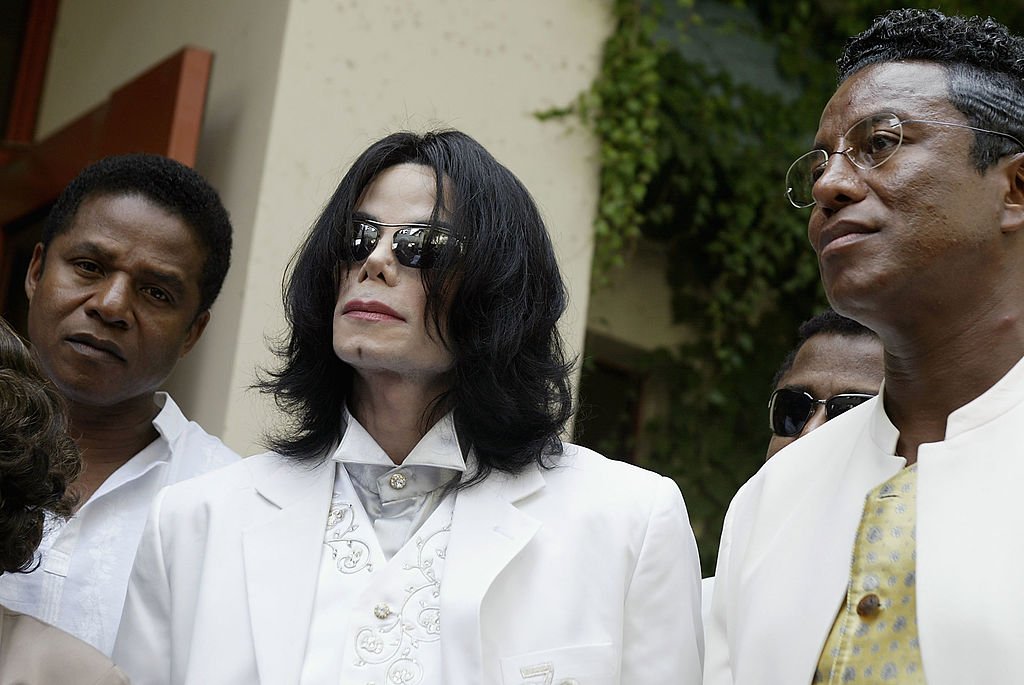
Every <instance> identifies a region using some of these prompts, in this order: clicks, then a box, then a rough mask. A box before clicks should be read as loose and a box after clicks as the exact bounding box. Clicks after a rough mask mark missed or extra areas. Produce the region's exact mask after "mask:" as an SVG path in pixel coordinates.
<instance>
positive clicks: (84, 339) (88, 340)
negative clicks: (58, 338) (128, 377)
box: [65, 333, 125, 362]
mask: <svg viewBox="0 0 1024 685" xmlns="http://www.w3.org/2000/svg"><path fill="white" fill-rule="evenodd" d="M65 340H67V341H68V342H69V343H71V344H72V345H74V346H75V348H76V349H78V350H79V351H80V352H83V353H85V354H97V355H101V356H107V357H113V358H114V359H117V360H118V361H122V362H123V361H125V356H124V351H122V350H121V348H120V346H118V344H117V343H115V342H113V341H110V340H103V339H101V338H97V337H96V336H94V335H90V334H89V333H75V334H74V335H69V336H68V337H67V338H65Z"/></svg>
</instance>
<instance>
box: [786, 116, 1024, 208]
mask: <svg viewBox="0 0 1024 685" xmlns="http://www.w3.org/2000/svg"><path fill="white" fill-rule="evenodd" d="M886 116H888V117H891V119H892V120H894V121H895V124H893V126H894V127H898V128H899V133H900V137H899V140H898V141H896V145H895V146H894V147H893V148H892V152H891V153H889V155H888V156H887V157H885V158H884V159H882V161H880V162H878V164H871V165H865V164H864V163H861V162H858V161H857V160H856V159H855V158H854V155H852V154H850V153H851V152H854V149H855V147H854V146H853V145H848V146H847V147H846V148H845V149H842V150H834V151H832V152H828V151H827V150H824V149H821V148H818V149H815V150H810V151H808V152H805V153H804V154H802V155H800V156H799V157H797V158H796V159H795V160H794V161H793V163H792V164H790V165H789V169H787V170H786V199H787V200H789V203H790V204H791V205H793V206H794V207H796V208H797V209H803V208H805V207H813V206H814V205H815V204H817V200H814V199H812V200H811V201H810V202H807V203H799V202H797V201H796V200H794V199H793V184H791V183H790V182H789V177H790V174H791V173H793V168H794V167H796V166H797V165H798V164H799V163H800V162H801V160H803V159H805V158H808V157H810V156H811V155H821V156H822V162H821V169H822V171H823V172H824V169H825V167H826V166H828V163H829V160H831V159H832V157H833V156H835V155H842V156H843V157H846V159H847V160H849V162H850V163H851V164H853V166H855V167H857V168H858V169H861V170H864V171H867V170H868V169H877V168H878V167H880V166H882V165H883V164H885V163H886V162H888V161H889V160H890V159H892V158H893V157H894V156H895V155H896V153H897V152H899V149H900V147H902V146H903V125H904V124H932V125H934V126H952V127H954V128H965V129H968V130H970V131H975V132H977V133H989V134H992V135H995V136H1002V137H1003V138H1009V139H1010V140H1012V141H1013V142H1015V143H1017V145H1019V146H1020V147H1021V148H1022V149H1024V142H1021V140H1020V139H1019V138H1017V137H1016V136H1014V135H1011V134H1009V133H1003V132H1002V131H993V130H991V129H987V128H979V127H977V126H970V125H968V124H960V123H956V122H952V121H935V120H931V119H900V118H899V115H897V114H896V113H895V112H877V113H875V114H869V115H868V116H866V117H864V118H863V119H859V120H857V121H856V122H854V124H853V125H852V126H850V128H848V129H847V130H846V133H844V134H843V137H842V140H844V141H845V140H846V139H847V138H848V137H849V135H850V131H853V130H854V129H855V128H857V127H858V126H860V125H862V124H863V123H864V122H866V121H868V120H870V119H878V118H880V117H886ZM872 130H874V129H872ZM818 178H820V176H819V177H818ZM818 178H815V179H814V181H813V182H812V183H811V185H810V188H809V190H810V191H811V192H809V193H808V195H810V196H811V197H812V198H813V191H814V184H815V183H817V182H818Z"/></svg>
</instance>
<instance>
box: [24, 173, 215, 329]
mask: <svg viewBox="0 0 1024 685" xmlns="http://www.w3.org/2000/svg"><path fill="white" fill-rule="evenodd" d="M98 195H137V196H140V197H144V198H146V199H147V200H148V201H150V202H152V203H153V204H155V205H156V206H158V207H160V208H162V209H164V210H165V211H167V212H170V213H171V214H173V215H175V216H177V217H179V218H181V219H182V220H183V221H184V222H185V223H186V224H187V225H188V226H189V228H190V229H192V233H193V235H195V237H196V239H197V240H199V243H200V244H201V245H202V246H203V249H204V251H205V252H206V261H205V263H204V264H203V270H202V274H201V276H200V277H199V300H200V303H199V312H204V311H206V310H207V309H209V308H210V307H212V306H213V303H214V301H215V300H216V299H217V295H218V294H220V289H221V286H222V285H223V284H224V277H225V276H226V275H227V272H228V267H229V266H230V265H231V219H230V218H229V217H228V211H227V210H226V209H225V208H224V205H223V204H221V201H220V196H219V195H217V191H216V190H214V189H213V187H212V186H211V185H210V184H209V183H208V182H207V181H206V179H205V178H203V177H202V176H200V175H199V174H198V173H197V172H196V171H194V170H192V169H190V168H189V167H187V166H185V165H184V164H182V163H180V162H177V161H175V160H173V159H170V158H168V157H162V156H160V155H147V154H132V155H116V156H113V157H106V158H104V159H101V160H100V161H98V162H96V163H94V164H92V165H90V166H88V167H86V168H85V169H84V170H82V172H81V173H80V174H78V176H77V177H75V179H74V180H73V181H72V182H71V183H69V184H68V186H67V188H65V189H64V191H63V192H62V193H61V195H60V197H59V198H57V202H56V203H54V205H53V209H51V210H50V214H49V216H48V217H47V218H46V224H45V225H44V226H43V239H42V242H43V247H46V246H47V245H49V244H50V241H51V240H53V239H54V238H55V237H56V236H58V235H60V234H61V233H64V232H65V231H67V230H68V229H69V228H71V224H72V222H73V221H74V218H75V215H76V214H77V213H78V208H79V207H80V206H81V205H82V203H83V202H84V201H85V200H87V199H89V198H91V197H95V196H98ZM199 312H197V313H199Z"/></svg>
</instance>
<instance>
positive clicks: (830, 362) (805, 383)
mask: <svg viewBox="0 0 1024 685" xmlns="http://www.w3.org/2000/svg"><path fill="white" fill-rule="evenodd" d="M883 354H884V353H883V351H882V343H881V341H880V340H879V339H878V338H875V337H873V336H867V335H856V336H848V335H839V334H836V333H819V334H818V335H815V336H812V337H811V338H810V339H809V340H807V342H805V343H804V344H803V346H802V347H801V348H800V351H799V352H797V355H796V358H795V359H794V360H793V366H792V368H790V370H789V371H788V372H786V374H785V375H784V376H783V377H782V379H781V380H780V381H779V386H780V387H783V386H797V387H801V388H805V389H807V390H808V391H809V392H810V393H811V394H812V395H814V396H815V397H817V398H819V399H824V398H825V397H829V396H831V395H835V394H837V393H841V392H878V387H879V385H880V384H881V382H882V375H883V373H884V359H883Z"/></svg>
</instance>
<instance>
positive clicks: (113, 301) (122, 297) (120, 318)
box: [86, 275, 132, 328]
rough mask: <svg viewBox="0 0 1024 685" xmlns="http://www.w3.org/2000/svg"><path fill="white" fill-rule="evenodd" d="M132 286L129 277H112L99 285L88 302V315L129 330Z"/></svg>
mask: <svg viewBox="0 0 1024 685" xmlns="http://www.w3.org/2000/svg"><path fill="white" fill-rule="evenodd" d="M131 295H132V286H131V283H130V281H129V279H128V277H127V276H118V275H112V276H109V277H107V278H105V279H103V281H102V282H100V283H99V284H98V285H97V288H96V291H95V292H94V293H93V295H92V297H90V298H89V300H88V302H86V313H87V314H88V315H89V316H91V317H95V318H98V319H100V320H101V321H103V323H105V324H107V325H109V326H115V327H117V328H129V327H130V326H131V321H132V311H131Z"/></svg>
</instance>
